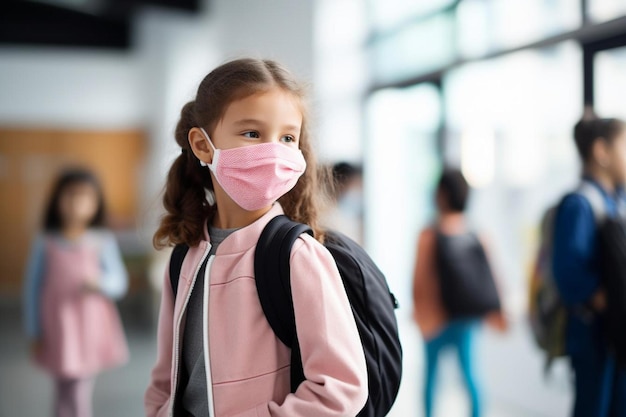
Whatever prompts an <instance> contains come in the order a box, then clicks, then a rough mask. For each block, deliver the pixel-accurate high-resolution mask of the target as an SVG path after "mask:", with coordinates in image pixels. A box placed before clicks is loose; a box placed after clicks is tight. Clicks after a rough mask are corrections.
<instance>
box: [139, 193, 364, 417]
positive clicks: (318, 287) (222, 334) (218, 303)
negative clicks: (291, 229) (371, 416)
mask: <svg viewBox="0 0 626 417" xmlns="http://www.w3.org/2000/svg"><path fill="white" fill-rule="evenodd" d="M282 212H283V211H282V208H281V207H280V205H279V204H275V205H274V207H273V208H272V209H271V210H270V211H269V212H268V213H267V214H265V215H264V216H263V217H261V218H260V219H259V220H257V221H256V222H254V223H253V224H251V225H249V226H247V227H245V228H243V229H240V230H238V231H236V232H234V233H233V234H232V235H230V236H229V237H228V238H227V239H226V240H224V242H222V243H221V244H220V246H219V247H218V250H217V253H216V256H212V257H211V258H210V259H209V261H208V265H207V268H206V270H207V274H208V277H209V278H208V279H207V280H205V281H206V282H208V283H209V284H208V285H206V286H205V288H204V291H205V297H204V299H205V305H204V311H205V318H204V320H205V334H204V342H205V343H204V345H205V349H204V355H205V362H206V364H207V365H206V367H207V368H206V371H207V372H206V374H207V386H208V387H210V389H209V390H208V392H207V396H208V398H209V409H210V410H209V415H210V416H214V417H261V416H264V417H265V416H274V417H278V416H285V417H323V416H345V417H352V416H355V415H356V414H357V413H358V412H359V411H360V410H361V408H362V407H363V405H364V404H365V401H366V400H367V394H368V389H367V370H366V366H365V357H364V353H363V348H362V346H361V342H360V338H359V334H358V331H357V328H356V324H355V322H354V318H353V315H352V311H351V309H350V304H349V302H348V299H347V296H346V293H345V290H344V288H343V284H342V282H341V278H340V276H339V272H338V271H337V266H336V264H335V262H334V260H333V258H332V256H331V255H330V253H329V252H328V251H327V250H326V249H325V248H324V246H323V245H321V244H319V242H317V241H316V240H315V239H313V238H311V237H310V236H308V235H302V237H301V238H300V239H299V240H298V241H297V242H296V244H295V245H294V247H293V251H292V255H291V276H292V292H293V300H294V309H295V315H296V325H297V333H298V339H299V342H300V347H301V351H302V363H303V368H304V373H305V375H306V378H307V380H306V381H305V382H303V383H302V384H301V385H300V387H299V388H298V390H297V391H296V392H295V393H294V394H291V393H290V382H289V363H290V351H289V349H288V348H287V347H286V346H285V345H283V344H282V343H281V342H280V340H279V339H278V338H277V337H276V336H275V335H274V332H273V331H272V329H271V328H270V326H269V324H268V323H267V320H266V319H265V316H264V314H263V310H262V309H261V304H260V302H259V299H258V295H257V291H256V284H255V280H254V252H255V245H256V243H257V240H258V239H259V236H260V235H261V232H262V230H263V228H264V227H265V225H266V224H267V223H268V222H269V221H270V220H271V219H272V218H273V217H275V216H276V215H279V214H282ZM205 229H206V228H205ZM209 250H210V238H209V236H208V235H206V240H205V241H202V242H200V244H199V245H198V246H197V247H193V248H191V249H190V250H189V252H188V254H187V256H186V257H185V261H184V263H183V266H182V271H181V274H180V281H179V284H178V295H177V297H176V300H174V299H173V296H172V291H171V289H170V278H169V274H168V272H166V273H165V282H164V286H163V295H162V300H161V311H160V315H159V329H158V353H157V362H156V365H155V367H154V370H153V371H152V377H151V381H150V385H149V387H148V390H147V392H146V396H145V406H146V414H147V416H150V417H152V416H171V415H172V408H173V399H174V394H173V393H174V392H175V387H176V386H177V377H178V372H177V370H178V366H179V357H178V356H179V353H180V342H181V339H182V330H183V328H184V319H185V309H186V304H187V302H188V299H189V296H190V294H191V291H190V290H191V288H192V287H193V285H194V281H195V277H196V274H197V272H198V270H199V268H200V266H201V264H202V262H203V260H204V259H205V258H206V256H207V254H208V253H209ZM207 300H208V302H207ZM207 346H208V348H207Z"/></svg>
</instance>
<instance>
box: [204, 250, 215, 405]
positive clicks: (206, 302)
mask: <svg viewBox="0 0 626 417" xmlns="http://www.w3.org/2000/svg"><path fill="white" fill-rule="evenodd" d="M214 259H215V255H212V256H210V257H209V261H208V262H207V266H206V269H205V271H204V289H203V290H204V299H203V301H202V346H203V350H204V373H205V375H206V389H207V403H208V405H209V417H214V416H215V407H214V404H213V379H212V376H211V356H210V353H209V294H210V288H211V285H210V284H211V283H210V281H209V280H210V274H211V266H212V265H213V260H214Z"/></svg>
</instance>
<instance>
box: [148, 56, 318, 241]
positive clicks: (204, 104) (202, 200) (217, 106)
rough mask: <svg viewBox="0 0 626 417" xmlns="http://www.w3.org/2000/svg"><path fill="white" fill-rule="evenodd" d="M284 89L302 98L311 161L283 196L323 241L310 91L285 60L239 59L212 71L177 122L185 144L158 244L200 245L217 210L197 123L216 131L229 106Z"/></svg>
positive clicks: (293, 214)
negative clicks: (195, 136) (196, 143)
mask: <svg viewBox="0 0 626 417" xmlns="http://www.w3.org/2000/svg"><path fill="white" fill-rule="evenodd" d="M275 87H278V88H281V89H283V90H284V91H287V92H289V93H291V94H293V95H294V96H295V97H297V98H298V99H300V102H301V108H302V128H301V132H300V150H301V151H302V154H303V155H304V159H305V160H306V163H307V169H306V171H305V173H304V174H303V175H302V177H300V179H299V180H298V183H297V184H296V186H295V187H294V188H293V189H292V190H291V191H290V192H288V193H287V194H285V195H284V196H283V197H281V198H280V200H279V202H280V203H281V205H282V207H283V209H284V211H285V214H286V215H287V216H289V217H290V218H291V219H292V220H294V221H298V222H301V223H306V224H308V225H310V226H311V228H312V229H313V231H314V232H315V236H316V238H317V239H318V240H322V239H323V232H322V230H321V229H320V227H319V223H318V216H319V211H320V199H321V193H320V188H321V187H320V186H319V184H320V178H319V177H318V175H319V174H318V168H317V162H316V159H315V155H314V153H313V149H312V145H311V137H310V133H309V130H308V118H307V111H306V106H305V91H304V88H303V87H302V86H301V85H300V84H298V83H297V82H296V81H295V79H294V77H293V76H292V75H291V73H289V71H287V70H286V69H285V68H284V67H282V66H281V65H280V64H278V63H276V62H274V61H270V60H259V59H250V58H248V59H239V60H235V61H230V62H227V63H226V64H223V65H221V66H219V67H218V68H216V69H214V70H213V71H211V72H210V73H209V74H208V75H207V76H206V77H204V79H203V80H202V82H201V83H200V86H199V87H198V92H197V94H196V98H195V100H193V101H190V102H189V103H187V104H185V106H183V109H182V111H181V115H180V120H179V121H178V125H177V126H176V132H175V138H176V143H178V145H179V146H180V147H181V148H182V152H181V154H180V155H179V156H178V158H176V160H175V161H174V163H173V165H172V167H171V168H170V171H169V173H168V176H167V184H166V186H165V195H164V196H163V206H164V207H165V210H166V211H167V213H166V214H165V215H164V216H163V218H162V219H161V224H160V225H159V228H158V230H157V231H156V233H155V234H154V239H153V244H154V246H155V248H157V249H162V248H163V247H165V246H168V245H176V244H179V243H185V244H187V245H189V246H196V245H197V244H198V243H199V242H200V241H201V240H202V238H203V234H204V232H203V228H204V226H205V221H206V220H207V219H208V218H210V217H211V216H212V215H213V213H214V212H215V210H216V209H217V207H216V205H215V204H214V203H209V201H208V200H207V196H206V191H205V190H209V191H210V192H213V183H212V180H211V175H210V173H209V169H208V168H207V167H203V166H201V165H200V161H199V160H198V159H197V158H196V156H195V155H194V154H193V152H192V151H191V148H190V146H189V141H188V134H189V131H190V130H191V128H193V127H203V128H205V130H206V131H207V132H208V133H209V136H210V135H212V133H213V130H214V129H215V126H216V125H217V123H218V122H219V120H220V119H221V118H222V117H223V115H224V113H225V112H226V109H227V108H228V106H229V105H230V104H231V103H232V102H233V101H236V100H240V99H243V98H245V97H248V96H250V95H252V94H255V93H258V92H261V91H267V90H269V89H271V88H275Z"/></svg>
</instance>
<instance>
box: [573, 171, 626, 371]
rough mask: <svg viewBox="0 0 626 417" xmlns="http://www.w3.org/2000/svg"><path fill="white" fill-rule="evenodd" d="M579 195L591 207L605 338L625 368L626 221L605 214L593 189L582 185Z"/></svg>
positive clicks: (586, 184)
mask: <svg viewBox="0 0 626 417" xmlns="http://www.w3.org/2000/svg"><path fill="white" fill-rule="evenodd" d="M579 193H580V194H582V195H583V196H585V197H586V198H587V200H588V201H589V203H590V204H591V208H592V210H593V213H594V216H595V218H596V223H597V225H598V245H599V247H598V251H599V252H598V253H599V264H600V277H601V280H602V285H603V287H604V291H605V292H606V298H607V299H606V306H607V309H606V311H605V312H604V315H605V319H606V324H605V334H606V339H607V342H608V345H609V349H610V350H611V352H612V353H613V355H614V356H615V359H616V361H617V363H618V364H619V365H620V366H621V367H622V368H626V218H625V217H624V213H623V210H621V212H620V213H619V214H618V216H616V217H610V216H608V215H607V213H606V207H605V206H604V204H605V203H604V198H603V196H602V194H601V193H600V190H598V189H597V187H595V186H593V185H591V184H589V183H583V185H582V186H581V188H580V189H579Z"/></svg>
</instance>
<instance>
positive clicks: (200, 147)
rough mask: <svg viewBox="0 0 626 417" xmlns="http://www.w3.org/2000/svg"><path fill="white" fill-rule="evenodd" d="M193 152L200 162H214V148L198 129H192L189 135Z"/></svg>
mask: <svg viewBox="0 0 626 417" xmlns="http://www.w3.org/2000/svg"><path fill="white" fill-rule="evenodd" d="M187 138H188V139H189V146H190V147H191V151H192V152H193V154H194V155H195V156H196V158H198V159H199V160H200V161H202V162H204V163H207V164H210V163H211V162H213V148H212V147H211V145H209V141H208V140H207V137H206V136H205V135H204V133H203V132H202V130H200V128H198V127H192V128H191V129H190V130H189V133H188V134H187Z"/></svg>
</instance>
